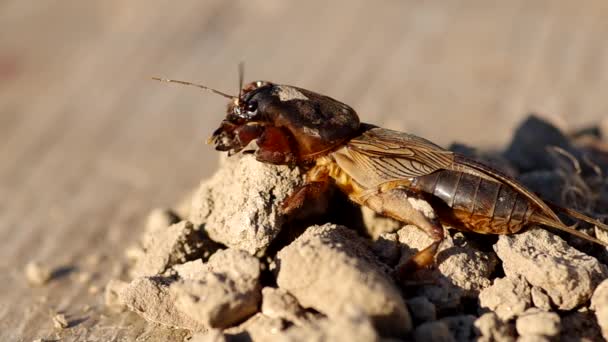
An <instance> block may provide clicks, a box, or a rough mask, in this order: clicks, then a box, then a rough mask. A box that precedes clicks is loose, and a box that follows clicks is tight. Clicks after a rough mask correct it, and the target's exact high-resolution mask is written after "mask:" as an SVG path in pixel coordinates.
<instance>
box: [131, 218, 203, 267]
mask: <svg viewBox="0 0 608 342" xmlns="http://www.w3.org/2000/svg"><path fill="white" fill-rule="evenodd" d="M203 245H204V242H203V239H202V238H201V232H200V231H199V230H198V229H196V228H195V227H194V226H193V225H192V223H190V222H188V221H182V222H179V223H176V224H174V225H172V226H170V227H166V228H158V230H155V231H151V232H147V233H146V234H145V235H144V238H143V251H144V254H143V255H142V256H141V257H140V258H138V259H137V262H136V264H135V266H134V267H133V269H132V270H131V273H132V274H131V275H132V276H133V278H137V277H143V276H154V275H159V274H162V273H163V272H165V270H167V269H168V268H170V267H171V266H173V265H176V264H180V263H183V262H186V261H188V260H192V259H196V258H198V257H200V254H201V250H202V249H203Z"/></svg>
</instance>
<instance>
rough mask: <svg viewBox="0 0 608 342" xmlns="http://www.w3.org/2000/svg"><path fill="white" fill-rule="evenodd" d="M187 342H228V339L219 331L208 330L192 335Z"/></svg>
mask: <svg viewBox="0 0 608 342" xmlns="http://www.w3.org/2000/svg"><path fill="white" fill-rule="evenodd" d="M187 342H229V338H228V337H227V336H226V335H224V334H223V333H222V331H221V330H220V329H209V330H207V331H205V332H199V333H196V334H194V335H192V337H190V339H189V340H187Z"/></svg>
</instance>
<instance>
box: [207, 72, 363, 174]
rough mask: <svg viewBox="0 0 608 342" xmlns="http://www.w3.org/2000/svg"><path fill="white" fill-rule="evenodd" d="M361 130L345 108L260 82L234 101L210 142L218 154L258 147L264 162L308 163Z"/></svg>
mask: <svg viewBox="0 0 608 342" xmlns="http://www.w3.org/2000/svg"><path fill="white" fill-rule="evenodd" d="M358 130H359V118H358V116H357V113H356V112H355V111H354V110H353V109H352V108H351V107H349V106H347V105H346V104H344V103H342V102H339V101H336V100H334V99H332V98H330V97H327V96H324V95H320V94H317V93H314V92H312V91H309V90H306V89H301V88H297V87H293V86H288V85H280V84H274V83H270V82H265V81H257V82H252V83H249V84H248V85H246V86H245V87H243V89H242V91H241V94H240V96H239V97H238V98H237V97H234V98H233V100H232V102H231V103H230V104H229V105H228V111H227V115H226V118H225V119H224V120H223V121H222V124H221V125H220V127H219V128H218V129H217V130H216V131H215V132H214V133H213V136H212V137H211V142H213V144H214V145H215V148H216V149H217V150H220V151H231V152H232V153H234V152H238V151H240V150H242V149H243V148H245V147H246V146H247V145H249V143H251V142H252V141H255V142H256V144H257V147H256V148H257V150H256V152H255V153H256V156H257V157H258V159H259V160H261V161H264V162H270V163H275V164H287V163H304V162H308V161H310V160H313V159H314V158H316V157H318V156H321V155H323V154H326V153H328V152H330V151H331V150H333V149H335V148H337V147H339V146H340V145H342V144H343V143H344V142H346V141H347V140H349V139H351V138H352V137H353V136H355V135H356V134H357V132H358Z"/></svg>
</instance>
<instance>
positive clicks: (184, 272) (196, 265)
mask: <svg viewBox="0 0 608 342" xmlns="http://www.w3.org/2000/svg"><path fill="white" fill-rule="evenodd" d="M171 269H172V270H173V271H174V272H175V273H176V274H177V276H178V277H179V278H181V279H193V280H196V279H201V278H203V277H204V274H205V272H207V267H206V266H205V264H204V263H203V260H202V259H196V260H192V261H188V262H185V263H183V264H179V265H174V266H173V267H171Z"/></svg>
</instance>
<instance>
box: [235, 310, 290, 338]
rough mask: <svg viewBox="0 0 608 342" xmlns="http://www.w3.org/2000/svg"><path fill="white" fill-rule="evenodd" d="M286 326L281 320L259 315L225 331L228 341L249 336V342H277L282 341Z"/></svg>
mask: <svg viewBox="0 0 608 342" xmlns="http://www.w3.org/2000/svg"><path fill="white" fill-rule="evenodd" d="M284 328H285V324H284V323H283V321H282V320H281V319H280V318H272V317H268V316H266V315H264V314H261V313H259V312H258V313H257V314H255V315H253V316H252V317H251V318H249V319H248V320H246V321H245V322H243V323H241V324H240V325H238V326H236V327H233V328H229V329H226V330H224V334H225V336H226V337H227V340H229V341H234V340H239V337H242V336H247V337H248V339H249V341H277V340H281V338H280V337H281V336H282V331H283V330H284Z"/></svg>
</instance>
